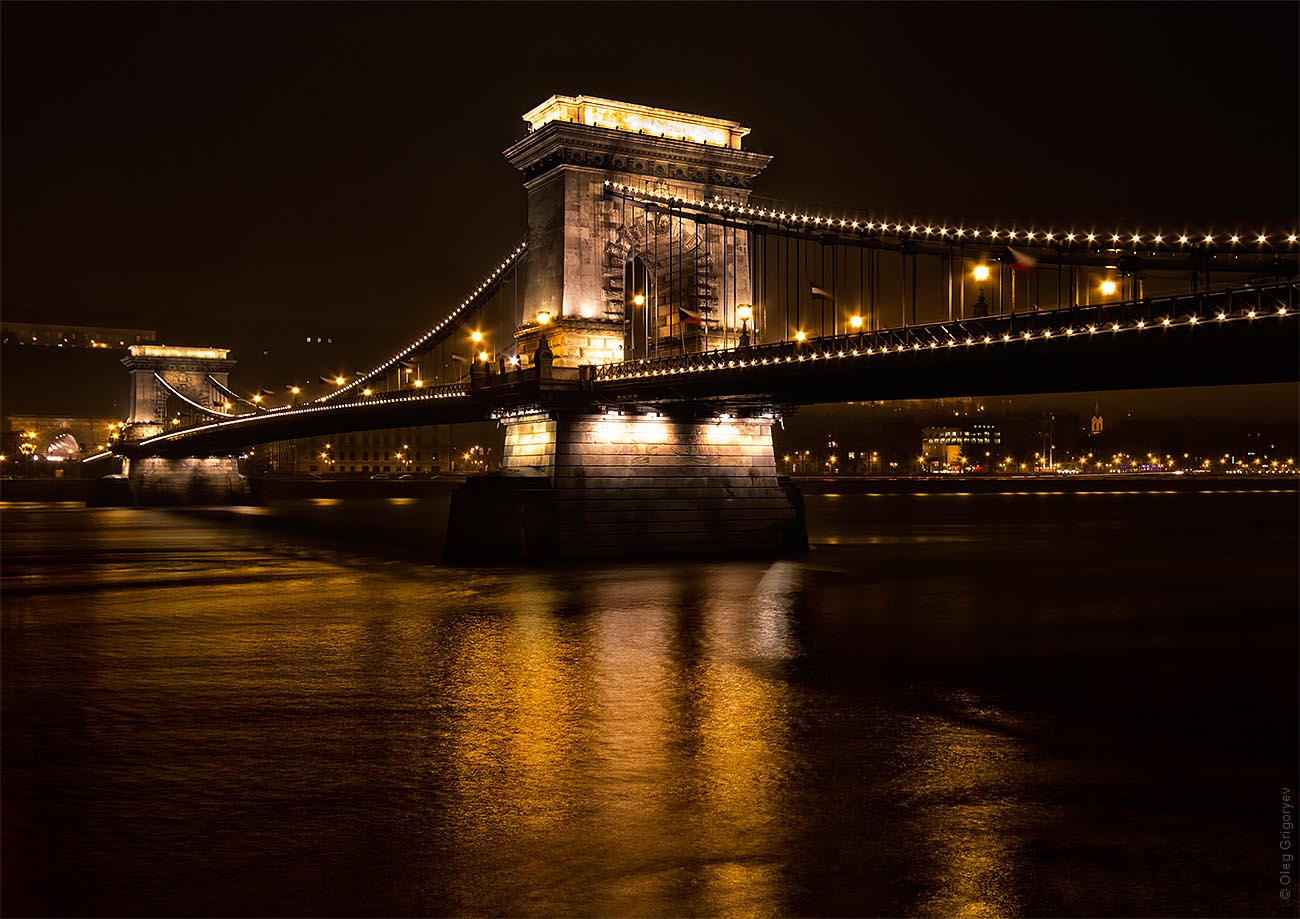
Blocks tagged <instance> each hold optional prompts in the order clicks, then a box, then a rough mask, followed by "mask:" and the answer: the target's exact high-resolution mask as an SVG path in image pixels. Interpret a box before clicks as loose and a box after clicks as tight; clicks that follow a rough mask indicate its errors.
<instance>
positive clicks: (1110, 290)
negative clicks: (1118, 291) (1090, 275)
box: [1101, 278, 1115, 297]
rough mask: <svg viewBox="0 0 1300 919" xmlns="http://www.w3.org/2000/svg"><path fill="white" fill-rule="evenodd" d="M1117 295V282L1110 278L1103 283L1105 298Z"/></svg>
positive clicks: (1102, 289)
mask: <svg viewBox="0 0 1300 919" xmlns="http://www.w3.org/2000/svg"><path fill="white" fill-rule="evenodd" d="M1114 293H1115V282H1114V281H1112V280H1111V279H1110V278H1107V279H1106V280H1104V281H1102V282H1101V295H1102V296H1103V297H1109V296H1112V295H1113V294H1114Z"/></svg>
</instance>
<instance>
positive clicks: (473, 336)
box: [469, 329, 483, 345]
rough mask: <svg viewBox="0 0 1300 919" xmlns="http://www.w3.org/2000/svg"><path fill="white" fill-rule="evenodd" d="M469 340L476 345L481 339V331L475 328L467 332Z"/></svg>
mask: <svg viewBox="0 0 1300 919" xmlns="http://www.w3.org/2000/svg"><path fill="white" fill-rule="evenodd" d="M469 340H470V341H472V342H474V344H476V345H477V344H478V343H479V342H481V341H482V340H483V333H482V332H480V331H479V330H478V329H475V330H474V331H473V332H470V333H469Z"/></svg>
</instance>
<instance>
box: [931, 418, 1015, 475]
mask: <svg viewBox="0 0 1300 919" xmlns="http://www.w3.org/2000/svg"><path fill="white" fill-rule="evenodd" d="M1001 446H1002V433H1001V431H999V430H998V428H997V426H996V425H992V424H986V423H979V424H949V425H942V426H939V427H932V428H922V429H921V466H922V468H923V469H924V470H925V471H928V472H943V471H963V470H972V469H980V470H989V469H992V468H993V466H994V463H995V462H996V457H997V455H998V453H999V452H1000V450H1001Z"/></svg>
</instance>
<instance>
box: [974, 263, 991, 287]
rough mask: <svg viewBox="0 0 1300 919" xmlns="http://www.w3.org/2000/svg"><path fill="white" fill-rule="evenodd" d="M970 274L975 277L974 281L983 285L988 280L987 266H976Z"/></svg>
mask: <svg viewBox="0 0 1300 919" xmlns="http://www.w3.org/2000/svg"><path fill="white" fill-rule="evenodd" d="M971 274H972V275H974V276H975V280H977V281H979V282H980V283H981V284H983V283H984V282H985V281H987V280H988V279H989V266H988V265H976V266H975V270H974V271H972V272H971Z"/></svg>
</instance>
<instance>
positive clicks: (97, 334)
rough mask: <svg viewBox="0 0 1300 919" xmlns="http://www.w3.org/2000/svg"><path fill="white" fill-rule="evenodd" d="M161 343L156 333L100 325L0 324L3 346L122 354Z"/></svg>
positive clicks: (0, 339)
mask: <svg viewBox="0 0 1300 919" xmlns="http://www.w3.org/2000/svg"><path fill="white" fill-rule="evenodd" d="M157 340H158V333H157V332H155V331H154V330H153V329H128V328H115V327H110V326H97V325H73V324H66V323H48V322H23V321H21V320H20V321H5V322H0V342H3V344H6V345H23V346H28V347H31V346H35V347H45V348H107V349H110V350H113V349H116V350H121V349H124V348H127V347H129V346H130V345H138V344H143V343H145V342H153V341H157Z"/></svg>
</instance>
